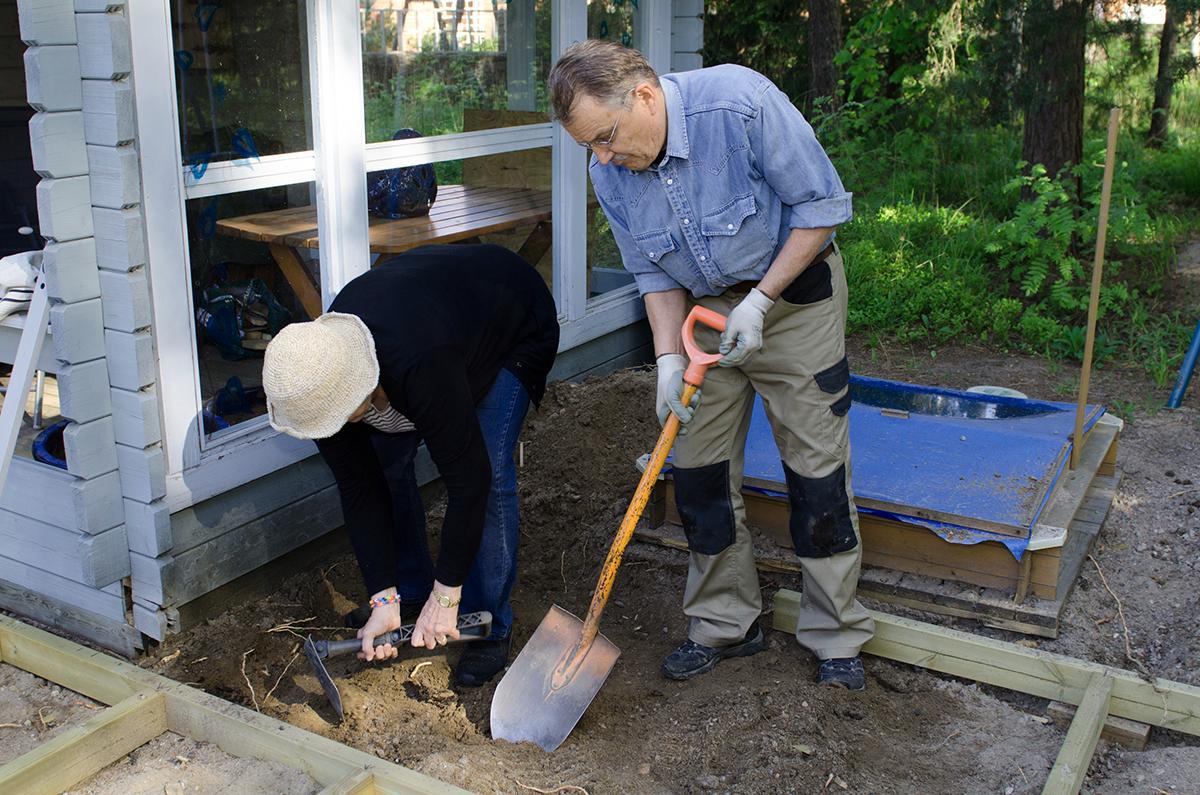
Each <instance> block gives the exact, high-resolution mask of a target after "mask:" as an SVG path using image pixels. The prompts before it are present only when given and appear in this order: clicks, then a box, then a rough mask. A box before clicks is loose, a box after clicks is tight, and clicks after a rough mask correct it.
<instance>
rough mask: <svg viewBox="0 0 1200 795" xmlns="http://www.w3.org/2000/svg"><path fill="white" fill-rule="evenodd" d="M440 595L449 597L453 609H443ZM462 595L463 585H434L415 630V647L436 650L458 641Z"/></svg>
mask: <svg viewBox="0 0 1200 795" xmlns="http://www.w3.org/2000/svg"><path fill="white" fill-rule="evenodd" d="M438 594H441V595H443V596H445V597H448V598H449V600H450V603H451V607H442V606H441V604H440V603H439V602H438V601H437V596H438ZM461 595H462V586H461V585H460V586H458V587H457V588H450V587H448V586H445V585H442V584H441V583H440V582H437V581H435V582H434V583H433V590H432V591H431V592H430V594H429V599H428V600H426V602H425V607H423V608H421V616H420V617H419V618H418V619H417V625H416V627H415V628H414V629H413V634H412V645H413V646H417V647H421V646H424V647H425V648H427V649H435V648H437V647H438V646H445V645H446V641H447V640H450V639H454V640H458V600H459V597H460V596H461Z"/></svg>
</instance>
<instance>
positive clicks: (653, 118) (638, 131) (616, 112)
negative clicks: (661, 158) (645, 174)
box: [563, 83, 667, 171]
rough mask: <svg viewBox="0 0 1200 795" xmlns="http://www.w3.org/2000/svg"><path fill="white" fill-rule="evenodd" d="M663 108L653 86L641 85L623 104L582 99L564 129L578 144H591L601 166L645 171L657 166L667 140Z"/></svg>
mask: <svg viewBox="0 0 1200 795" xmlns="http://www.w3.org/2000/svg"><path fill="white" fill-rule="evenodd" d="M662 108H663V106H662V102H661V100H660V98H659V97H658V95H657V94H656V92H655V90H654V88H653V86H651V85H650V84H649V83H639V84H638V85H637V86H636V87H635V88H634V89H633V90H632V91H631V92H629V93H628V94H627V95H626V97H625V102H624V103H623V104H622V103H617V104H611V103H608V102H598V101H597V100H596V99H595V98H593V97H590V96H583V97H580V98H579V100H578V101H576V103H575V108H574V111H573V112H572V114H571V123H570V124H565V125H563V127H564V128H565V129H566V131H567V134H568V135H570V136H571V137H572V138H574V139H575V141H576V142H577V143H579V144H590V146H589V148H590V149H591V150H592V152H594V153H595V155H596V159H597V160H599V161H600V163H601V165H606V166H607V165H616V166H623V167H625V168H627V169H629V170H630V171H643V170H645V169H647V168H649V167H650V166H652V165H654V162H655V160H656V159H657V158H658V154H659V152H661V151H662V147H663V144H664V142H665V141H666V138H667V128H666V121H665V117H664V116H663V114H662Z"/></svg>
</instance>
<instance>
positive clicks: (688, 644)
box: [662, 621, 767, 679]
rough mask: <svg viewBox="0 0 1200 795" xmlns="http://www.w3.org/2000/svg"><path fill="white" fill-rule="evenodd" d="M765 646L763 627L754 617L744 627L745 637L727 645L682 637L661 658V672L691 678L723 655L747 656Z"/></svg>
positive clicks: (670, 677) (711, 665)
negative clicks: (749, 623)
mask: <svg viewBox="0 0 1200 795" xmlns="http://www.w3.org/2000/svg"><path fill="white" fill-rule="evenodd" d="M766 647H767V641H766V638H765V637H763V631H762V628H761V627H759V626H758V622H757V621H755V622H754V623H753V624H751V625H750V629H748V630H747V631H746V637H744V638H743V639H742V640H740V641H738V642H737V643H734V644H731V645H729V646H720V647H716V648H714V647H712V646H704V645H701V644H699V643H696V642H695V641H691V640H685V641H684V642H683V644H682V645H681V646H680V647H679V648H678V649H676V650H675V651H673V652H671V653H670V654H668V655H667V657H666V659H664V660H663V662H662V672H663V676H665V677H667V678H668V679H691V678H692V677H693V676H698V675H700V674H702V673H707V672H708V671H711V670H712V669H713V668H714V667H715V666H716V664H717V663H718V662H720V661H721V660H723V659H725V658H726V657H749V656H750V655H751V654H758V653H759V652H760V651H762V650H763V649H765V648H766Z"/></svg>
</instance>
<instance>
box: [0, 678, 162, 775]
mask: <svg viewBox="0 0 1200 795" xmlns="http://www.w3.org/2000/svg"><path fill="white" fill-rule="evenodd" d="M166 730H167V710H166V699H164V698H163V696H162V694H161V693H150V692H145V693H138V694H136V695H132V696H130V697H129V698H126V699H124V700H123V701H120V702H119V703H117V704H115V705H113V706H111V707H109V708H108V709H106V710H104V711H103V712H101V713H99V714H98V715H94V716H92V717H91V718H88V719H87V720H86V721H84V722H83V723H81V724H79V725H78V726H74V727H72V728H70V729H67V730H66V731H65V732H63V733H62V734H59V735H57V736H56V737H54V738H52V739H50V740H48V741H46V742H45V743H42V744H41V745H40V746H38V747H37V748H34V749H33V750H32V751H29V752H28V753H25V754H22V755H21V756H19V757H17V758H16V759H14V760H12V761H11V762H9V763H8V764H6V765H4V766H2V767H0V792H20V793H24V794H25V795H56V794H57V793H59V792H62V791H63V790H66V789H70V788H71V787H73V786H75V785H76V784H78V783H79V782H81V781H84V780H86V779H88V778H90V777H91V776H93V775H95V774H96V773H98V772H100V771H101V770H103V769H104V768H106V767H108V766H109V765H111V764H112V763H113V762H116V761H117V760H118V759H120V758H121V757H123V756H125V754H127V753H129V752H130V751H132V750H134V749H135V748H138V747H140V746H142V745H145V744H146V743H148V742H150V741H151V740H153V739H154V738H155V737H157V736H158V735H160V734H162V733H163V732H164V731H166Z"/></svg>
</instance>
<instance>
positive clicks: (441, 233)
mask: <svg viewBox="0 0 1200 795" xmlns="http://www.w3.org/2000/svg"><path fill="white" fill-rule="evenodd" d="M431 174H432V175H434V176H435V177H436V193H435V192H434V191H432V190H430V187H431V179H430V175H431ZM430 195H436V198H435V199H434V200H433V203H432V205H430V204H429V201H428V199H429V197H430ZM426 208H428V212H427V213H424V211H425V210H426ZM367 209H368V212H369V213H370V224H371V255H372V259H373V260H375V261H376V262H378V261H379V260H380V259H386V258H387V257H391V256H394V255H396V254H399V253H401V252H404V251H408V250H409V249H413V248H417V247H418V246H424V245H429V244H433V243H447V244H449V243H494V244H496V245H500V246H504V247H505V248H508V249H511V250H513V251H516V252H518V253H520V254H521V255H522V256H523V257H525V259H526V260H528V261H529V262H531V263H532V264H533V265H534V266H535V267H536V268H537V269H538V272H539V273H541V274H542V277H543V278H544V279H545V280H546V284H547V285H552V274H553V270H554V268H553V254H552V252H551V246H550V241H551V234H552V233H551V226H550V147H540V148H537V149H525V150H522V151H519V152H505V153H503V154H497V155H486V156H483V157H473V158H469V159H465V160H450V161H446V162H442V163H435V164H433V165H432V166H414V167H410V168H400V169H384V170H382V171H373V172H370V173H368V174H367Z"/></svg>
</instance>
